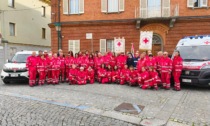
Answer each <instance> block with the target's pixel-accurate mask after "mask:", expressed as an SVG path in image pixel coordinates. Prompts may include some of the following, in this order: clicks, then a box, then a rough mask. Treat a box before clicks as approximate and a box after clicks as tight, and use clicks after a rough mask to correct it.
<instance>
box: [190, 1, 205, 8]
mask: <svg viewBox="0 0 210 126" xmlns="http://www.w3.org/2000/svg"><path fill="white" fill-rule="evenodd" d="M196 1H198V5H197V6H195V2H196ZM187 7H188V8H206V7H208V0H187Z"/></svg>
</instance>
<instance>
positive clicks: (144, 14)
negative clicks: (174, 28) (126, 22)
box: [135, 4, 179, 19]
mask: <svg viewBox="0 0 210 126" xmlns="http://www.w3.org/2000/svg"><path fill="white" fill-rule="evenodd" d="M176 16H179V4H175V5H172V6H170V7H169V8H161V7H148V8H146V9H145V8H140V7H136V8H135V18H145V19H146V18H160V17H162V18H167V17H176Z"/></svg>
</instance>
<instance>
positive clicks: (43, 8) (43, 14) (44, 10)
mask: <svg viewBox="0 0 210 126" xmlns="http://www.w3.org/2000/svg"><path fill="white" fill-rule="evenodd" d="M45 14H46V7H45V6H42V16H43V17H45Z"/></svg>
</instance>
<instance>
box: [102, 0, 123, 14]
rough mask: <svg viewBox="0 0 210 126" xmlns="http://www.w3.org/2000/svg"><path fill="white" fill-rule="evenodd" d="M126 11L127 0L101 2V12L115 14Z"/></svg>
mask: <svg viewBox="0 0 210 126" xmlns="http://www.w3.org/2000/svg"><path fill="white" fill-rule="evenodd" d="M124 10H125V0H101V12H104V13H115V12H122V11H124Z"/></svg>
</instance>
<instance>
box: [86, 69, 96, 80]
mask: <svg viewBox="0 0 210 126" xmlns="http://www.w3.org/2000/svg"><path fill="white" fill-rule="evenodd" d="M86 73H87V77H88V78H91V79H92V78H94V75H95V73H94V70H93V69H90V70H89V69H87V70H86Z"/></svg>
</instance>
